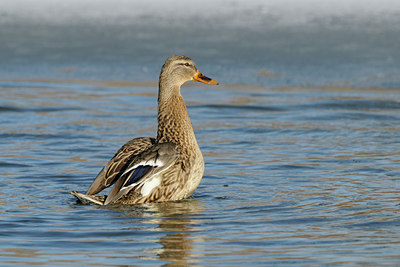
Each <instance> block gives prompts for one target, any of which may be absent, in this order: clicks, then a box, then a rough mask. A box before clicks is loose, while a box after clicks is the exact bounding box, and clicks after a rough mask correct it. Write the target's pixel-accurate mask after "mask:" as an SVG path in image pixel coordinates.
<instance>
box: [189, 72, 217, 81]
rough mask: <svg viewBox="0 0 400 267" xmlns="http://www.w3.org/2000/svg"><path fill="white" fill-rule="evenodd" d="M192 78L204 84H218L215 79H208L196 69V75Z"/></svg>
mask: <svg viewBox="0 0 400 267" xmlns="http://www.w3.org/2000/svg"><path fill="white" fill-rule="evenodd" d="M192 80H193V81H196V82H201V83H206V84H218V82H217V81H215V80H213V79H210V78H208V77H207V76H204V75H203V74H201V72H200V71H197V73H196V75H195V76H194V77H193V78H192Z"/></svg>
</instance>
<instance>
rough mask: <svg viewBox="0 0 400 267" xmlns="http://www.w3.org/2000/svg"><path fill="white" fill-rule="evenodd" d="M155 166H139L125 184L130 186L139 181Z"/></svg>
mask: <svg viewBox="0 0 400 267" xmlns="http://www.w3.org/2000/svg"><path fill="white" fill-rule="evenodd" d="M152 168H154V166H149V165H146V166H138V167H137V168H136V169H135V170H134V171H133V173H132V174H131V175H130V177H129V179H128V181H127V182H126V183H125V184H124V187H125V186H130V185H131V184H134V183H136V182H137V181H139V180H140V179H141V178H142V177H143V176H145V175H146V174H147V173H148V172H149V171H150V170H151V169H152Z"/></svg>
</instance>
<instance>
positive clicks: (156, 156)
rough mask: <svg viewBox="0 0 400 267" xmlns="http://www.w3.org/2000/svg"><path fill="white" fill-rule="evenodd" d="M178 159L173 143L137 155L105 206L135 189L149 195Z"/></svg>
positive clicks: (119, 179)
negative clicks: (162, 175) (163, 174)
mask: <svg viewBox="0 0 400 267" xmlns="http://www.w3.org/2000/svg"><path fill="white" fill-rule="evenodd" d="M177 158H178V152H177V150H176V145H175V144H173V143H163V144H155V145H153V146H152V147H151V148H149V149H147V150H146V151H144V152H143V153H141V154H140V155H137V156H136V157H135V158H134V160H132V161H131V162H130V163H129V165H128V166H127V167H126V168H125V171H124V172H123V174H122V175H121V176H119V177H118V178H117V181H116V183H115V185H114V186H113V188H112V190H111V192H110V194H109V195H108V196H107V198H106V200H105V202H104V205H107V204H110V203H114V202H115V201H117V200H118V199H119V198H121V197H122V196H123V195H125V194H127V193H129V192H130V191H131V190H132V189H133V188H138V189H139V188H142V191H141V193H142V195H146V194H149V193H150V191H151V190H152V189H154V188H155V187H156V186H158V185H159V184H160V183H161V179H162V177H161V174H162V173H163V172H164V171H165V170H166V169H168V168H169V167H170V166H171V165H173V164H174V163H175V162H176V159H177Z"/></svg>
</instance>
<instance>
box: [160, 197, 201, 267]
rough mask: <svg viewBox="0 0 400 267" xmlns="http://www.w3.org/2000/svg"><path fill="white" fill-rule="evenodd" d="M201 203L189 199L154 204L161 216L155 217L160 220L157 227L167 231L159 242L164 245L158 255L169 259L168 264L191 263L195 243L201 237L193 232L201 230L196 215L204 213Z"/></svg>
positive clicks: (164, 259) (166, 259)
mask: <svg viewBox="0 0 400 267" xmlns="http://www.w3.org/2000/svg"><path fill="white" fill-rule="evenodd" d="M201 204H202V203H201V202H200V201H198V200H195V199H189V200H185V201H180V202H169V203H162V204H157V205H154V206H153V208H154V209H156V210H157V212H158V215H159V218H158V219H155V220H159V222H158V228H157V229H158V230H160V231H165V232H167V233H166V235H165V236H163V237H161V238H160V240H159V242H158V243H160V244H161V245H162V248H161V249H160V250H159V251H158V257H159V258H160V260H162V261H168V262H169V264H166V265H167V266H168V265H171V266H176V265H189V264H190V259H189V258H190V256H191V254H192V252H193V243H194V242H196V240H197V239H199V237H196V236H193V234H192V233H193V231H196V230H199V229H198V227H199V226H198V225H199V224H200V223H201V222H200V221H199V220H198V219H196V216H195V215H197V214H201V213H202V205H201ZM153 211H154V210H153Z"/></svg>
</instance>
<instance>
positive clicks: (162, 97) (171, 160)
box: [71, 56, 218, 205]
mask: <svg viewBox="0 0 400 267" xmlns="http://www.w3.org/2000/svg"><path fill="white" fill-rule="evenodd" d="M191 80H192V81H198V82H203V83H207V84H218V82H216V81H214V80H212V79H210V78H208V77H206V76H204V75H203V74H201V73H200V72H199V71H198V70H197V68H196V66H195V65H194V62H193V61H192V60H191V59H190V58H188V57H185V56H171V57H169V58H168V59H167V60H166V61H165V64H164V65H163V67H162V69H161V74H160V80H159V91H158V131H157V138H155V139H154V138H152V137H139V138H134V139H132V140H130V141H129V142H127V143H126V144H125V145H123V146H122V147H121V148H120V149H119V150H118V151H117V153H116V154H115V155H114V157H113V158H112V159H111V160H110V161H109V162H108V163H107V165H106V166H105V167H104V168H103V169H102V170H101V171H100V173H99V174H98V175H97V177H96V179H95V180H94V181H93V183H92V185H91V186H90V187H89V189H88V190H87V191H86V194H82V193H78V192H74V191H73V192H71V194H72V195H74V196H75V197H77V198H78V199H79V200H80V201H81V202H82V203H85V204H89V203H95V204H99V205H108V204H113V203H116V204H136V203H149V202H161V201H168V200H180V199H184V198H188V197H190V196H191V195H192V194H193V192H194V191H195V189H196V188H197V186H198V185H199V183H200V180H201V178H202V177H203V172H204V160H203V155H202V154H201V151H200V148H199V146H198V144H197V141H196V137H195V135H194V132H193V128H192V124H191V122H190V118H189V115H188V113H187V110H186V106H185V103H184V101H183V98H182V95H181V92H180V89H181V85H182V84H184V83H185V82H187V81H191ZM111 185H114V186H113V188H112V189H111V191H110V194H109V195H108V196H104V195H96V194H97V193H99V192H100V191H102V190H103V189H105V188H107V187H110V186H111Z"/></svg>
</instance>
